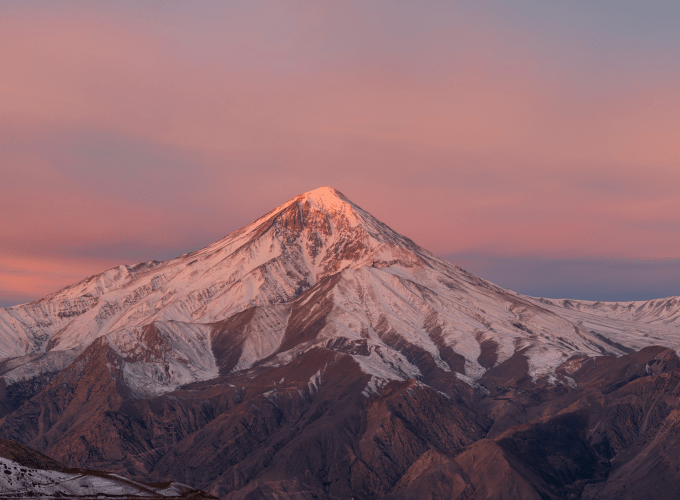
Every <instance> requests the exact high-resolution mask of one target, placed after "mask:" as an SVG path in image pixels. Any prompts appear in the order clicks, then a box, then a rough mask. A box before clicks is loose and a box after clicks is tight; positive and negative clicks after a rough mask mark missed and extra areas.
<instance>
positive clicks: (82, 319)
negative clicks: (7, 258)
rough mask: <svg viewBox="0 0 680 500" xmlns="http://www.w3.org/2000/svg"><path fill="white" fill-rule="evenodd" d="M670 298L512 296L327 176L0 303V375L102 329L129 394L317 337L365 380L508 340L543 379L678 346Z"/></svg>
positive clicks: (282, 358)
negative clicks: (597, 360) (220, 222)
mask: <svg viewBox="0 0 680 500" xmlns="http://www.w3.org/2000/svg"><path fill="white" fill-rule="evenodd" d="M676 302H677V301H675V300H674V299H673V300H671V301H669V302H666V303H664V305H663V306H659V307H653V306H651V305H649V304H635V303H631V304H625V305H624V304H622V305H618V304H602V303H599V304H591V303H586V302H578V301H562V302H557V301H547V300H537V299H534V298H530V297H525V296H521V295H519V294H516V293H513V292H511V291H508V290H504V289H501V288H499V287H497V286H495V285H493V284H491V283H488V282H486V281H484V280H482V279H480V278H477V277H475V276H473V275H471V274H469V273H467V272H465V271H464V270H462V269H460V268H458V267H456V266H453V265H451V264H450V263H448V262H446V261H444V260H442V259H439V258H437V257H436V256H434V255H433V254H431V253H430V252H428V251H427V250H425V249H423V248H421V247H419V246H418V245H416V244H415V243H414V242H412V241H411V240H409V239H408V238H405V237H403V236H401V235H399V234H397V233H396V232H394V231H393V230H391V229H390V228H389V227H387V226H386V225H385V224H383V223H381V222H380V221H378V220H377V219H375V218H374V217H373V216H371V215H370V214H369V213H368V212H366V211H364V210H362V209H361V208H359V207H358V206H356V205H355V204H353V203H352V202H350V201H349V200H348V199H347V198H346V197H344V196H343V195H342V194H340V193H339V192H338V191H336V190H334V189H332V188H327V187H325V188H319V189H316V190H314V191H310V192H308V193H305V194H303V195H300V196H297V197H295V198H293V199H291V200H290V201H288V202H286V203H284V204H283V205H281V206H280V207H278V208H276V209H274V210H272V211H271V212H269V213H268V214H266V215H264V216H263V217H261V218H259V219H258V220H256V221H255V222H253V223H252V224H249V225H248V226H246V227H244V228H242V229H240V230H238V231H235V232H233V233H231V234H229V235H228V236H226V237H225V238H223V239H221V240H219V241H217V242H215V243H213V244H211V245H209V246H207V247H205V248H203V249H201V250H198V251H196V252H192V253H189V254H186V255H182V256H180V257H178V258H176V259H173V260H171V261H168V262H155V261H154V262H146V263H141V264H137V265H134V266H124V265H121V266H119V267H117V268H114V269H110V270H108V271H106V272H104V273H102V274H99V275H96V276H92V277H90V278H87V279H86V280H83V281H81V282H79V283H76V284H74V285H71V286H69V287H67V288H65V289H63V290H60V291H58V292H56V293H54V294H52V295H49V296H47V297H45V298H43V299H41V300H38V301H35V302H32V303H30V304H26V305H22V306H16V307H11V308H7V309H0V359H2V360H4V362H3V365H2V367H3V370H2V371H3V372H4V374H3V376H4V379H5V383H6V384H7V385H11V384H12V383H16V382H19V381H26V380H29V379H31V378H33V377H36V376H38V375H42V374H54V373H58V372H60V371H61V370H63V369H64V368H65V367H66V366H68V365H69V364H70V363H71V362H73V361H74V360H75V359H76V357H77V356H78V355H80V354H81V353H82V352H83V351H84V350H85V349H86V348H87V347H88V346H89V345H91V344H92V343H93V342H94V341H95V339H97V338H100V337H103V341H104V342H106V343H107V344H108V345H110V346H111V348H112V349H113V350H114V351H115V352H116V353H117V354H118V355H119V357H120V365H121V366H120V367H119V368H120V369H121V374H122V376H123V378H124V382H125V385H127V386H128V387H129V388H130V389H131V390H132V391H133V392H134V393H135V394H137V395H139V396H144V395H152V394H161V393H164V392H168V391H170V390H173V389H175V388H177V387H179V386H181V385H184V384H186V383H190V382H194V381H199V380H207V379H210V378H214V377H216V376H218V374H224V373H228V372H232V371H238V370H242V369H245V368H249V367H251V366H253V364H255V363H258V362H261V361H262V360H267V361H266V362H267V363H268V364H269V365H277V364H285V363H288V362H290V360H291V359H294V358H295V357H296V356H298V355H299V354H300V353H301V352H303V351H305V350H309V349H311V348H313V347H315V346H324V347H326V348H330V349H337V350H342V351H343V352H348V353H350V354H351V355H352V356H353V357H354V359H355V360H356V361H357V363H358V364H359V365H360V366H361V367H362V369H363V370H364V371H365V372H366V373H369V374H371V375H372V376H374V380H373V382H372V384H371V385H370V387H368V388H367V390H375V388H376V384H377V385H380V384H384V383H385V382H386V381H387V380H391V379H406V378H418V377H419V376H421V375H422V373H421V367H419V366H418V365H417V363H414V362H413V361H412V360H409V358H410V357H411V358H413V356H414V355H415V353H421V352H424V353H427V354H428V355H429V356H431V357H432V359H433V360H434V362H435V363H436V365H437V366H438V367H439V368H441V369H442V370H445V371H453V372H456V373H457V374H458V376H459V377H460V378H462V379H464V380H466V381H468V382H469V383H474V381H475V380H478V379H479V378H480V377H481V376H482V375H483V374H484V373H485V372H486V371H487V370H488V369H489V368H491V367H492V366H493V365H497V364H500V363H502V362H503V361H505V360H507V359H509V358H510V357H511V356H513V354H515V353H516V352H520V351H521V352H522V353H523V354H524V356H525V357H526V358H527V360H528V365H529V374H530V376H531V377H533V378H539V377H554V373H555V369H556V368H557V367H558V366H559V365H560V364H562V363H563V362H564V361H566V360H567V359H568V358H569V357H571V356H573V355H575V354H579V353H580V354H603V353H612V354H622V353H624V352H628V350H629V349H639V348H641V347H644V346H646V345H653V344H658V343H663V344H664V345H667V346H672V347H680V331H679V330H678V329H677V327H676V326H677V325H676V323H677V317H678V315H679V314H680V313H679V312H678V308H677V307H676ZM310 318H314V321H315V323H314V324H313V325H311V323H310V322H311V319H310ZM230 321H231V323H234V322H235V321H236V322H238V323H239V326H238V330H239V331H238V334H235V333H234V328H233V327H232V326H230V325H229V322H230ZM225 322H227V323H225ZM225 325H226V327H225Z"/></svg>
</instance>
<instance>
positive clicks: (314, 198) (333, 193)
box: [296, 186, 352, 211]
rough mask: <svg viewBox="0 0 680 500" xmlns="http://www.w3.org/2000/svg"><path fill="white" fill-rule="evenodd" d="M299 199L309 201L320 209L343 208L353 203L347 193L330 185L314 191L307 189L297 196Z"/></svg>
mask: <svg viewBox="0 0 680 500" xmlns="http://www.w3.org/2000/svg"><path fill="white" fill-rule="evenodd" d="M296 198H297V199H298V200H299V201H303V200H304V201H309V202H310V203H311V204H312V205H315V206H316V207H317V208H320V209H322V210H323V209H328V210H332V211H337V210H341V209H342V208H343V207H344V206H346V205H352V202H350V201H349V200H348V199H347V198H346V197H345V195H343V194H342V193H341V192H340V191H338V190H337V189H335V188H332V187H330V186H322V187H320V188H316V189H314V190H312V191H307V192H306V193H304V194H301V195H299V196H297V197H296Z"/></svg>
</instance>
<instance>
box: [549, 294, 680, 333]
mask: <svg viewBox="0 0 680 500" xmlns="http://www.w3.org/2000/svg"><path fill="white" fill-rule="evenodd" d="M542 301H543V302H544V303H546V304H550V305H556V306H559V307H562V308H564V309H568V310H572V311H579V312H584V313H588V314H593V315H595V316H603V317H605V318H612V319H622V320H625V321H635V322H639V323H649V324H655V325H672V326H676V327H680V297H667V298H663V299H654V300H640V301H633V302H599V301H598V302H593V301H587V300H571V299H561V300H556V299H543V300H542Z"/></svg>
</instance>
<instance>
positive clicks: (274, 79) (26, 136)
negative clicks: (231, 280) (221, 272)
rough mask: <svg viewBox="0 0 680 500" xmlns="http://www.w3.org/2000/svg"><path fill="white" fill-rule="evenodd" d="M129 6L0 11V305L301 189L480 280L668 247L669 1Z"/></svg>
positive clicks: (178, 249)
mask: <svg viewBox="0 0 680 500" xmlns="http://www.w3.org/2000/svg"><path fill="white" fill-rule="evenodd" d="M511 3H512V2H511ZM140 5H141V6H131V5H125V6H118V4H117V3H115V2H110V3H106V2H87V3H77V2H74V3H64V2H59V3H57V2H55V3H54V4H50V3H44V4H41V8H40V9H37V8H35V7H30V6H26V4H25V3H24V2H16V3H13V2H8V3H5V4H3V6H2V7H0V14H1V15H0V47H2V49H0V68H2V71H0V173H1V174H2V184H1V185H0V215H1V217H0V258H1V261H0V305H3V304H4V305H9V304H12V303H18V302H21V301H24V300H31V299H34V298H38V297H40V296H43V295H45V294H46V293H49V292H51V291H54V290H56V289H57V288H59V287H61V286H65V285H67V284H70V283H72V282H74V281H76V280H78V279H80V278H82V277H85V276H87V275H89V274H92V273H95V272H99V271H102V270H104V269H106V268H107V267H111V266H114V265H118V264H120V263H122V262H124V263H134V262H137V261H141V260H149V259H163V258H170V257H172V256H174V255H176V254H179V253H182V252H185V251H189V250H192V249H196V248H199V247H201V246H203V245H205V244H207V243H210V242H211V241H213V240H215V239H217V238H219V237H221V236H223V235H225V234H227V233H228V232H230V231H232V230H234V229H237V228H238V227H240V226H242V225H244V224H246V223H248V222H250V221H251V220H253V219H255V218H257V217H258V216H260V215H261V214H263V213H264V212H266V211H268V210H269V209H271V208H273V207H275V206H277V205H279V204H280V203H282V202H284V201H285V200H287V199H289V198H291V197H293V196H294V195H296V194H299V193H301V192H304V191H307V190H310V189H314V188H316V187H318V186H321V185H331V186H333V187H335V188H337V189H339V190H340V191H342V192H343V193H344V194H346V195H347V196H348V197H349V198H350V199H352V200H353V201H355V202H356V203H358V204H359V205H361V206H362V207H363V208H365V209H367V210H368V211H370V212H371V213H373V214H374V215H375V216H376V217H378V218H380V219H381V220H383V221H384V222H386V223H387V224H389V225H390V226H392V227H393V228H394V229H396V230H397V231H399V232H401V233H403V234H405V235H407V236H409V237H411V238H412V239H414V240H415V241H416V242H418V243H419V244H421V245H422V246H424V247H426V248H428V249H430V250H432V251H434V252H436V253H438V254H440V255H445V256H450V258H452V259H453V260H454V261H456V256H461V257H460V259H463V260H465V262H469V263H470V264H471V266H472V268H471V270H472V271H474V272H478V273H479V274H481V275H482V276H483V277H487V278H489V279H493V278H494V276H489V275H485V274H484V272H485V269H486V270H487V271H488V272H491V267H490V265H491V264H490V263H491V262H492V261H494V259H496V261H501V260H502V261H503V262H508V264H507V265H508V266H513V265H514V264H512V263H513V262H515V263H516V262H518V260H517V259H520V260H521V262H530V261H531V259H534V260H535V261H536V262H542V263H545V262H552V261H554V262H566V261H569V262H579V261H583V262H586V261H587V262H589V263H590V264H588V265H589V266H591V264H592V262H593V261H598V262H599V261H607V260H610V261H616V262H621V261H626V259H628V260H631V259H632V260H634V261H636V262H641V261H644V262H653V263H658V262H666V263H668V262H671V263H674V262H676V261H678V260H680V255H679V254H678V248H680V196H678V191H679V190H678V186H679V185H680V140H678V138H679V137H680V69H679V68H678V65H677V60H680V57H679V56H680V35H678V33H677V29H675V27H674V26H673V23H671V22H670V21H669V19H677V16H675V17H674V15H675V14H680V13H678V12H676V11H675V10H673V9H676V10H677V8H676V7H675V6H673V5H672V4H671V3H667V2H658V5H656V6H655V8H653V7H651V6H649V8H648V9H642V8H639V7H634V6H626V5H622V4H620V3H614V2H611V3H610V2H602V3H601V4H598V6H588V5H587V4H586V3H585V2H583V3H582V2H574V3H573V4H572V5H571V6H563V5H561V6H552V7H551V6H539V5H533V4H532V3H531V2H525V1H518V2H517V4H516V7H517V8H515V9H508V7H507V5H508V3H507V2H506V3H502V2H489V3H485V4H484V6H483V7H478V6H477V2H458V3H455V4H454V3H453V2H441V3H440V2H431V3H429V4H420V3H419V6H418V7H416V6H415V5H413V4H411V3H398V2H397V3H394V2H386V3H380V2H376V3H371V5H364V4H363V3H356V4H354V3H343V4H342V6H338V5H336V4H335V3H330V2H329V3H323V2H320V3H314V4H313V6H309V5H307V6H305V5H303V4H302V3H297V2H261V3H259V2H249V3H248V4H247V6H246V5H245V4H244V5H241V4H234V5H231V4H228V3H224V2H216V3H201V4H200V6H199V5H197V4H194V3H181V2H158V3H155V2H149V3H143V4H140ZM238 5H240V6H238ZM615 6H616V8H615ZM503 259H510V260H503ZM512 259H515V260H512ZM527 259H529V261H527ZM485 262H486V264H484V263H485ZM674 265H675V264H674ZM588 269H591V267H588ZM494 272H496V271H494ZM620 272H621V275H620V277H621V283H620V286H619V285H617V283H618V282H617V281H616V280H617V276H619V275H617V274H616V273H612V271H611V269H610V270H609V271H607V272H606V273H605V272H604V271H603V273H604V274H602V275H601V277H600V278H601V279H605V278H606V279H607V280H608V283H609V284H608V286H610V287H616V286H619V288H620V287H624V286H626V281H625V279H624V275H625V270H623V271H620ZM664 272H665V271H664ZM659 273H662V274H663V272H662V271H657V272H656V274H654V273H650V274H649V275H648V276H647V278H646V279H647V282H646V284H645V286H646V287H647V288H645V290H647V291H646V292H645V293H648V294H652V295H653V294H654V293H659V294H676V295H680V289H679V290H678V291H677V292H673V290H672V289H671V288H672V287H671V288H669V286H668V285H667V284H664V285H663V286H661V285H659V287H657V288H654V286H655V283H657V282H658V283H659V284H660V283H661V281H663V280H661V281H659V280H660V276H661V274H659ZM589 275H591V276H597V270H596V269H595V271H592V272H590V273H589ZM498 276H500V278H499V279H500V280H501V281H503V279H506V278H507V280H506V282H503V283H500V284H502V285H503V286H509V287H513V286H515V285H514V284H513V282H512V279H511V277H510V275H508V276H506V278H503V273H500V274H498ZM636 276H638V275H636ZM640 276H642V278H640V277H639V276H638V278H636V279H637V280H639V279H642V280H643V281H644V279H645V277H644V276H645V274H644V272H642V274H641V275H640ZM540 279H548V280H549V279H550V276H548V277H543V278H541V276H538V275H537V276H536V277H535V280H540ZM508 280H509V281H508ZM655 280H657V281H655ZM517 283H520V282H517ZM664 283H665V281H664ZM518 286H521V287H525V289H524V290H519V291H527V293H531V291H532V290H533V289H532V288H531V286H530V284H526V283H524V282H521V283H520V285H518ZM553 290H554V291H555V293H557V291H558V290H560V288H559V287H556V288H554V289H553ZM546 291H547V292H548V293H549V292H550V291H551V289H550V288H549V287H548V288H546ZM586 291H587V290H585V289H584V292H586ZM570 293H571V292H570ZM573 293H576V294H578V293H579V289H578V287H576V288H575V289H574V291H573ZM603 293H604V292H603ZM631 293H632V292H631ZM603 298H606V297H603ZM631 298H636V297H632V296H631Z"/></svg>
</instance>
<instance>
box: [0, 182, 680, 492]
mask: <svg viewBox="0 0 680 500" xmlns="http://www.w3.org/2000/svg"><path fill="white" fill-rule="evenodd" d="M677 305H678V299H677V298H669V299H660V300H657V301H649V302H643V303H621V304H619V303H599V302H598V303H592V302H585V301H575V300H552V299H542V298H534V297H527V296H523V295H521V294H518V293H515V292H512V291H510V290H505V289H503V288H500V287H498V286H496V285H494V284H492V283H489V282H487V281H485V280H483V279H480V278H478V277H476V276H474V275H472V274H470V273H468V272H466V271H464V270H463V269H460V268H459V267H456V266H454V265H452V264H451V263H449V262H447V261H444V260H442V259H439V258H438V257H436V256H435V255H433V254H431V253H430V252H428V251H427V250H425V249H423V248H421V247H419V246H418V245H417V244H415V243H414V242H412V241H411V240H409V239H408V238H406V237H403V236H401V235H399V234H398V233H396V232H395V231H393V230H392V229H390V228H389V227H387V226H386V225H385V224H383V223H381V222H380V221H378V220H377V219H375V218H374V217H373V216H371V215H370V214H369V213H368V212H366V211H364V210H362V209H361V208H359V207H358V206H356V205H355V204H353V203H352V202H351V201H349V200H348V199H347V198H345V197H344V196H343V195H342V194H340V193H339V192H337V191H336V190H334V189H332V188H320V189H317V190H314V191H310V192H308V193H305V194H302V195H300V196H297V197H295V198H293V199H291V200H290V201H288V202H286V203H284V204H283V205H281V206H280V207H278V208H276V209H274V210H272V211H271V212H269V213H268V214H266V215H264V216H263V217H261V218H259V219H257V220H256V221H254V222H253V223H251V224H249V225H248V226H246V227H244V228H242V229H240V230H238V231H235V232H233V233H231V234H229V235H227V236H226V237H224V238H223V239H221V240H219V241H217V242H215V243H213V244H211V245H209V246H207V247H205V248H203V249H201V250H198V251H196V252H192V253H189V254H186V255H182V256H180V257H178V258H176V259H173V260H170V261H168V262H155V261H153V262H146V263H141V264H137V265H134V266H119V267H117V268H114V269H110V270H108V271H106V272H104V273H102V274H99V275H96V276H92V277H90V278H88V279H86V280H83V281H82V282H80V283H76V284H74V285H71V286H69V287H67V288H65V289H63V290H60V291H58V292H56V293H54V294H52V295H49V296H47V297H45V298H43V299H41V300H38V301H35V302H32V303H30V304H25V305H21V306H16V307H11V308H7V309H0V438H5V439H14V440H17V441H20V442H21V443H24V444H26V445H30V446H31V447H32V448H34V449H37V450H39V451H41V452H43V453H47V454H49V455H50V456H53V457H54V458H56V459H57V460H59V461H60V462H62V463H64V464H66V465H67V466H69V467H87V468H93V469H100V470H109V471H114V472H116V473H118V474H122V475H125V476H127V477H132V478H133V479H134V480H139V481H142V482H147V481H161V480H163V481H165V480H170V479H172V480H175V481H180V482H181V483H186V484H189V485H191V486H192V487H198V488H202V489H205V490H209V492H210V493H211V494H215V495H219V496H222V497H226V498H230V499H232V500H233V499H237V498H239V499H240V498H304V499H307V498H326V499H329V500H330V499H336V498H350V497H354V498H371V499H373V498H422V496H421V494H422V492H423V491H430V492H433V491H435V490H436V491H440V490H441V488H443V486H442V485H445V486H446V488H445V491H448V493H441V494H439V493H437V494H435V493H432V495H431V496H430V497H427V498H458V497H461V498H470V499H477V498H480V499H481V498H507V497H504V496H503V495H504V494H505V493H504V492H506V491H513V492H514V494H515V497H521V498H580V496H579V495H581V494H582V493H583V495H586V493H587V494H588V495H591V496H590V497H588V496H584V497H583V498H599V497H598V495H600V496H602V495H605V496H604V497H603V498H605V497H606V498H620V497H621V492H622V491H624V490H625V489H626V488H627V487H628V483H626V479H625V477H626V474H627V473H626V474H624V472H620V473H619V472H616V473H614V472H613V471H614V470H615V468H616V467H620V469H617V470H621V471H625V470H627V469H626V467H629V468H633V472H635V473H636V474H638V475H641V477H642V476H644V477H649V478H664V477H666V476H668V475H669V472H668V471H669V470H670V469H669V468H668V467H666V466H664V467H665V468H660V469H659V470H658V471H656V469H653V467H656V465H654V464H655V463H656V462H653V461H652V462H649V461H645V460H646V458H645V457H647V456H649V454H650V453H657V454H658V453H659V452H658V450H664V449H666V448H665V447H666V444H664V443H665V442H669V443H672V442H674V439H675V438H674V437H673V436H675V435H676V434H677V435H680V431H679V430H678V429H680V423H678V424H676V422H680V419H679V418H677V415H676V413H677V412H675V410H673V408H675V407H676V406H677V401H676V399H677V397H680V396H677V394H680V392H678V387H680V385H678V382H677V377H678V373H680V370H679V368H680V360H679V359H678V357H677V355H676V350H678V349H679V348H680V329H679V328H678V327H679V326H680V320H679V319H678V317H679V314H680V311H679V309H678V307H677ZM565 419H566V420H565ZM565 436H566V437H565ZM560 440H561V441H560ZM664 440H665V441H664ZM555 442H559V443H562V444H560V445H559V446H557V447H555V446H553V444H554V443H555ZM544 445H545V446H544ZM560 446H561V448H560ZM573 446H577V447H578V450H576V451H574V449H572V448H573ZM645 446H646V447H648V448H649V449H648V448H645ZM679 449H680V448H679ZM624 450H625V451H626V453H623V451H624ZM649 450H652V451H649ZM536 456H540V457H543V458H545V460H543V459H541V460H538V461H537V460H536V459H535V457H536ZM617 460H618V462H617ZM664 460H667V462H668V463H670V464H671V466H672V468H673V470H680V469H677V467H676V465H677V466H680V465H678V464H680V456H678V457H677V460H676V459H675V458H672V457H671V458H668V457H667V458H664ZM664 463H666V462H664ZM584 464H585V465H584ZM621 464H624V465H625V467H623V466H622V465H621ZM645 464H651V465H645ZM8 467H10V468H11V467H14V466H13V465H11V464H8ZM659 467H661V466H659ZM610 468H611V470H612V473H611V474H610V473H609V471H610ZM491 469H493V470H494V471H496V470H497V471H500V472H498V475H497V477H496V476H494V477H490V476H489V475H488V470H491ZM8 470H10V469H8ZM12 470H14V469H12ZM655 471H656V472H655ZM657 472H658V474H657ZM12 473H14V472H12ZM631 473H632V472H631ZM12 477H13V476H12ZM59 477H61V476H59ZM608 478H612V479H611V483H607V484H604V483H605V482H606V481H609V479H608ZM591 483H593V484H595V483H597V487H595V486H593V487H592V488H591V487H590V486H592V485H591ZM600 483H602V484H600ZM674 484H675V483H674ZM677 484H678V487H680V476H678V481H677ZM433 485H434V486H433ZM506 485H510V486H508V487H509V488H510V490H507V488H506ZM441 491H444V490H441ZM640 491H642V490H640ZM607 492H609V493H607ZM437 495H439V496H437ZM606 495H609V497H607V496H606Z"/></svg>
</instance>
